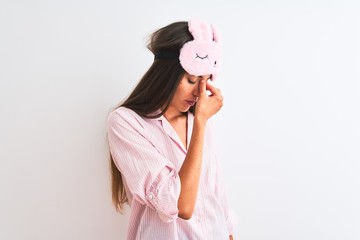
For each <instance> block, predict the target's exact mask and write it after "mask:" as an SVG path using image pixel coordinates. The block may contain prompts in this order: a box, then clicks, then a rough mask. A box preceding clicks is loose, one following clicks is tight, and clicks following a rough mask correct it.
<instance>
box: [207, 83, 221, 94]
mask: <svg viewBox="0 0 360 240" xmlns="http://www.w3.org/2000/svg"><path fill="white" fill-rule="evenodd" d="M206 90H208V91H210V92H211V94H212V95H219V94H220V89H218V88H216V87H214V86H213V85H211V84H210V83H209V82H206Z"/></svg>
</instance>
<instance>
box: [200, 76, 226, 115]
mask: <svg viewBox="0 0 360 240" xmlns="http://www.w3.org/2000/svg"><path fill="white" fill-rule="evenodd" d="M206 90H208V91H210V93H211V94H210V95H208V94H207V92H206ZM222 106H223V96H222V95H221V92H220V90H219V89H218V88H216V87H214V86H212V85H210V84H209V83H208V82H207V81H205V80H201V81H200V83H199V100H198V102H197V103H196V108H195V117H196V118H200V119H202V120H203V121H207V120H208V119H209V118H210V117H212V116H213V115H215V114H216V113H217V112H218V111H219V110H220V109H221V107H222Z"/></svg>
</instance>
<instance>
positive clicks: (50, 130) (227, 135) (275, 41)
mask: <svg viewBox="0 0 360 240" xmlns="http://www.w3.org/2000/svg"><path fill="white" fill-rule="evenodd" d="M192 18H201V19H203V20H206V21H208V22H210V23H216V24H217V26H218V28H219V30H220V32H221V34H222V39H223V47H224V61H223V65H222V69H221V72H220V75H219V78H218V80H217V82H216V85H217V86H218V87H219V88H221V89H222V92H223V94H224V97H225V106H224V107H223V109H222V111H221V112H220V113H219V114H218V115H217V116H216V123H217V126H218V136H219V139H218V140H219V147H220V151H221V152H220V153H221V156H222V162H223V170H224V171H225V173H226V174H225V175H226V183H227V185H228V191H229V197H230V201H231V203H232V206H233V208H234V210H235V212H236V213H237V215H238V227H237V229H236V237H237V238H236V239H242V240H250V239H254V240H260V239H261V240H271V239H274V240H289V239H291V240H304V239H311V240H318V239H327V240H335V239H336V240H350V239H351V240H357V239H360V204H359V202H360V176H359V172H360V163H359V160H360V107H359V103H360V70H359V67H360V8H359V6H358V5H357V4H356V1H320V0H314V1H310V0H305V1H304V0H303V1H300V0H299V1H280V0H278V1H265V0H263V1H256V0H253V1H250V0H245V1H234V2H226V1H205V0H202V1H196V2H195V1H188V0H186V1H184V0H183V1H177V2H175V1H162V2H161V1H155V0H153V1H144V2H135V1H132V3H130V2H128V1H127V2H122V1H119V0H118V1H115V0H102V1H100V0H97V1H94V0H86V1H85V0H63V1H44V0H33V1H24V0H23V1H17V0H11V1H10V0H1V2H0V81H1V85H0V114H1V115H0V116H1V117H0V121H1V124H0V144H1V145H0V239H2V240H18V239H34V240H45V239H46V240H48V239H59V240H60V239H61V240H62V239H71V240H72V239H73V240H79V239H87V240H97V239H99V240H100V239H108V240H110V239H114V240H115V239H124V238H125V234H126V227H127V218H128V215H127V214H126V215H125V216H122V215H120V214H117V213H115V211H114V208H113V207H112V205H111V198H110V185H109V183H110V181H109V171H108V166H109V165H108V164H109V162H108V150H107V145H106V141H105V139H106V134H105V120H106V117H107V114H108V113H109V112H110V110H111V109H112V108H113V107H114V106H115V105H117V103H118V102H120V101H121V100H122V99H123V98H124V97H126V95H127V94H128V93H129V92H130V91H131V89H132V88H133V87H134V85H135V84H136V82H137V81H138V80H139V78H140V77H141V76H142V74H143V73H144V72H145V71H146V69H147V68H148V67H149V66H150V64H151V62H152V59H153V56H152V55H151V54H150V52H149V51H147V49H146V48H145V40H146V37H147V35H148V34H149V33H150V32H151V31H152V30H155V29H157V28H159V27H162V26H164V25H166V24H168V23H171V22H174V21H178V20H189V19H192ZM127 212H128V211H127Z"/></svg>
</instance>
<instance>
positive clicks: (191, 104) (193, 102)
mask: <svg viewBox="0 0 360 240" xmlns="http://www.w3.org/2000/svg"><path fill="white" fill-rule="evenodd" d="M186 102H187V103H188V104H189V105H190V106H194V104H195V101H189V100H186Z"/></svg>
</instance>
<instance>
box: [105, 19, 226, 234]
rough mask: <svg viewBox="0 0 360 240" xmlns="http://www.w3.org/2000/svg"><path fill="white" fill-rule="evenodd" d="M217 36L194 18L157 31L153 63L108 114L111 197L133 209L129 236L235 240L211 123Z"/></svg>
mask: <svg viewBox="0 0 360 240" xmlns="http://www.w3.org/2000/svg"><path fill="white" fill-rule="evenodd" d="M218 40H219V39H218V36H217V33H216V29H215V28H213V27H212V26H210V25H208V24H206V23H204V22H201V21H196V20H193V21H190V22H189V23H188V22H176V23H173V24H170V25H168V26H165V27H163V28H161V29H159V30H157V31H155V32H154V33H153V34H152V36H151V39H150V43H149V44H148V48H149V49H150V51H152V52H153V53H154V55H155V60H154V62H153V64H152V66H151V67H150V69H149V70H148V71H147V72H146V73H145V75H144V76H143V78H142V79H141V81H140V82H139V83H138V85H137V86H136V87H135V89H134V90H133V92H132V93H131V94H130V96H129V97H128V98H127V99H126V100H125V101H124V102H123V103H122V104H121V105H120V106H119V107H118V108H116V109H115V110H114V111H113V112H112V113H111V114H110V115H109V118H108V140H109V147H110V153H111V170H112V196H113V201H114V204H115V206H116V208H117V210H120V211H121V210H122V208H123V205H124V204H125V203H129V205H130V206H131V214H130V222H129V229H128V238H127V239H157V240H161V239H164V240H165V239H166V240H169V239H179V240H180V239H181V240H182V239H184V240H185V239H192V240H193V239H216V240H219V239H228V238H230V239H232V223H231V220H230V218H229V210H228V203H227V199H226V194H225V192H224V190H223V186H222V183H221V177H220V176H219V175H220V174H219V172H218V161H217V158H216V153H215V151H214V148H215V146H214V142H213V136H212V132H211V131H212V130H211V123H210V122H209V119H210V118H211V117H212V116H213V115H215V114H216V113H217V112H218V111H219V110H220V109H221V107H222V105H223V97H222V95H221V93H220V90H219V89H217V88H215V87H213V86H212V85H210V84H209V82H208V80H209V79H213V78H215V77H216V75H217V69H218V66H219V60H220V56H221V48H220V43H219V42H218ZM207 92H210V94H208V93H207Z"/></svg>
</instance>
